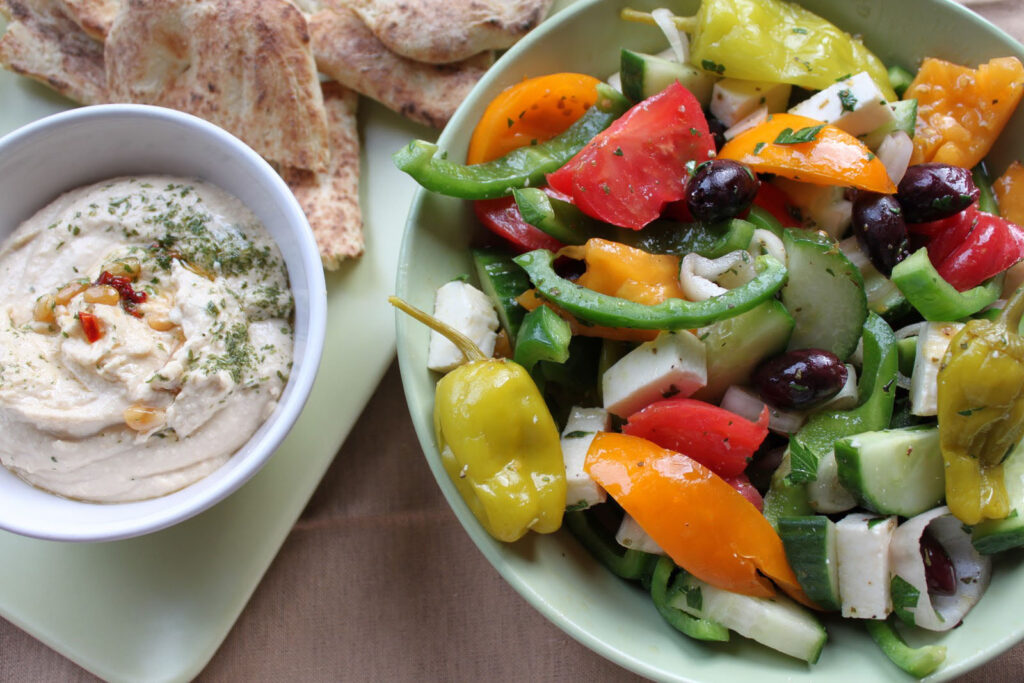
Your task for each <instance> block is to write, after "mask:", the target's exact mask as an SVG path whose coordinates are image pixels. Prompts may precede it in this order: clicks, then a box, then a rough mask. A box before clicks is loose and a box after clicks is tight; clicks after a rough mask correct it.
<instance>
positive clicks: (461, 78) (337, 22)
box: [309, 8, 493, 128]
mask: <svg viewBox="0 0 1024 683" xmlns="http://www.w3.org/2000/svg"><path fill="white" fill-rule="evenodd" d="M309 30H310V34H311V35H312V37H313V53H314V54H315V55H316V63H317V66H318V67H319V68H320V71H322V72H323V73H325V74H326V75H328V76H330V77H331V78H333V79H334V80H336V81H338V82H339V83H341V84H342V85H344V86H346V87H348V88H351V89H352V90H355V91H356V92H359V93H362V94H363V95H366V96H367V97H371V98H373V99H375V100H377V101H378V102H380V103H382V104H383V105H384V106H386V107H388V108H390V109H393V110H395V111H397V112H399V113H400V114H402V115H403V116H406V117H408V118H410V119H412V120H413V121H417V122H419V123H422V124H424V125H427V126H433V127H435V128H443V127H444V125H445V124H446V123H447V122H448V119H450V118H451V116H452V114H453V113H454V112H455V108H456V107H458V106H459V104H461V102H462V100H464V99H465V97H466V95H467V94H468V93H469V91H470V90H471V89H472V88H473V86H474V85H476V82H477V81H478V80H480V77H481V76H483V74H484V72H485V71H486V70H487V68H488V67H489V66H490V65H491V64H492V62H493V56H491V55H490V54H481V55H478V56H476V57H473V58H470V59H467V60H464V61H461V62H457V63H455V64H444V65H435V64H423V63H420V62H415V61H413V60H411V59H406V58H404V57H400V56H398V55H396V54H395V53H393V52H391V51H390V50H388V49H387V47H385V46H384V44H383V43H381V42H380V41H379V40H377V38H376V37H375V36H374V35H373V32H372V31H370V29H368V28H367V27H366V25H365V24H364V23H363V22H362V20H361V19H359V17H357V16H356V15H355V13H353V12H352V11H351V10H346V9H343V8H342V9H326V10H322V11H320V12H316V13H315V14H313V15H311V16H310V17H309Z"/></svg>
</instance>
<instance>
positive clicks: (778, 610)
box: [669, 572, 828, 664]
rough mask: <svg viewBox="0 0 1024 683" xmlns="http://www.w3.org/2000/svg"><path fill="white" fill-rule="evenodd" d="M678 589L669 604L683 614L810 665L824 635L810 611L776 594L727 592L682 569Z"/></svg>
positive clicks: (823, 639)
mask: <svg viewBox="0 0 1024 683" xmlns="http://www.w3.org/2000/svg"><path fill="white" fill-rule="evenodd" d="M682 577H683V578H681V579H680V588H681V590H680V591H679V593H677V594H676V595H675V596H674V597H673V598H671V599H670V600H669V604H670V605H671V606H673V607H675V608H677V609H680V610H682V611H684V612H686V613H687V614H690V615H692V616H694V617H698V618H701V619H710V620H712V621H715V622H717V623H719V624H721V625H722V626H725V627H726V628H728V629H730V630H733V631H735V632H736V633H738V634H740V635H741V636H744V637H746V638H750V639H751V640H756V641H757V642H759V643H761V644H762V645H766V646H768V647H770V648H772V649H773V650H778V651H779V652H782V653H783V654H787V655H789V656H790V657H796V658H797V659H802V660H804V661H805V662H809V663H811V664H813V663H814V662H816V661H818V657H819V656H820V655H821V649H822V648H823V647H824V646H825V641H826V640H827V639H828V634H827V633H826V632H825V627H824V626H822V625H821V622H820V621H818V619H817V617H815V616H814V615H813V614H812V613H811V612H810V610H807V609H805V608H803V607H801V606H800V605H798V604H797V603H796V602H794V601H793V600H790V599H789V598H787V597H785V596H783V595H776V596H774V597H771V598H758V597H754V596H751V595H740V594H739V593H731V592H729V591H726V590H722V589H721V588H715V587H714V586H712V585H710V584H708V583H705V582H704V581H701V580H700V579H698V578H697V577H695V576H692V575H691V574H687V573H685V572H682Z"/></svg>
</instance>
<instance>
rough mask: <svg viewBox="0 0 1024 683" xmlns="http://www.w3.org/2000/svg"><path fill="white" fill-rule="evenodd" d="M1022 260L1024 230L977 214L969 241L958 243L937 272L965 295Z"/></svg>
mask: <svg viewBox="0 0 1024 683" xmlns="http://www.w3.org/2000/svg"><path fill="white" fill-rule="evenodd" d="M968 208H969V207H968ZM933 241H938V239H936V240H933ZM929 249H931V247H930V246H929ZM1022 258H1024V230H1022V229H1021V228H1020V226H1018V225H1016V224H1014V223H1011V222H1010V221H1008V220H1006V219H1004V218H1000V217H999V216H993V215H992V214H990V213H984V212H982V211H977V212H975V217H974V219H973V220H971V221H970V227H969V231H968V233H967V236H966V238H965V239H964V240H963V241H962V242H959V243H957V246H955V247H954V248H953V249H952V250H951V251H950V252H949V253H948V255H946V256H945V258H943V259H942V261H941V262H940V263H939V264H938V265H937V266H936V267H935V269H936V270H938V271H939V275H941V276H942V279H944V280H945V281H946V282H948V283H949V284H951V285H953V286H954V287H956V288H957V289H958V290H960V291H961V292H963V291H966V290H968V289H971V288H972V287H977V286H978V285H980V284H981V283H982V282H984V281H985V280H987V279H989V278H990V277H993V276H995V275H998V274H999V273H1001V272H1003V271H1004V270H1006V269H1007V268H1009V267H1010V266H1012V265H1013V264H1014V263H1016V262H1017V261H1020V260H1021V259H1022Z"/></svg>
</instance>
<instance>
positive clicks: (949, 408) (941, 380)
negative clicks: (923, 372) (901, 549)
mask: <svg viewBox="0 0 1024 683" xmlns="http://www.w3.org/2000/svg"><path fill="white" fill-rule="evenodd" d="M1022 313H1024V288H1021V289H1018V290H1017V292H1016V293H1015V294H1014V295H1013V298H1011V299H1010V301H1009V302H1007V304H1006V306H1005V308H1004V309H1003V311H1002V313H1000V315H999V318H998V319H997V320H995V321H992V320H981V319H979V320H971V321H970V322H968V323H967V325H965V326H964V328H963V329H962V330H961V331H960V332H959V333H957V335H956V336H955V337H953V339H952V341H950V344H949V350H948V351H946V355H945V357H944V358H943V359H942V365H941V366H940V368H939V376H938V409H939V413H938V417H939V444H940V447H941V449H942V457H943V459H944V460H945V463H946V504H947V505H948V506H949V509H950V511H951V512H952V513H953V515H955V516H956V517H957V518H958V519H959V520H960V521H962V522H964V523H965V524H977V523H978V522H980V521H982V520H985V519H1003V518H1004V517H1006V516H1007V515H1008V514H1009V513H1010V509H1011V501H1010V500H1009V499H1008V497H1007V494H1006V486H1005V485H1004V481H1003V466H1002V462H1003V459H1004V458H1005V456H1006V454H1007V453H1009V451H1010V449H1011V448H1013V446H1014V445H1015V444H1016V443H1017V442H1018V441H1020V440H1021V438H1022V436H1024V338H1021V337H1020V335H1018V334H1017V329H1018V326H1019V324H1020V320H1021V314H1022Z"/></svg>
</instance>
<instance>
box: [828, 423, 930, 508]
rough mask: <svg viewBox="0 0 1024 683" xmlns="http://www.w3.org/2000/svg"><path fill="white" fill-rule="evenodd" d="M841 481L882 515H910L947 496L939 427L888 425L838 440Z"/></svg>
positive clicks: (836, 451)
mask: <svg viewBox="0 0 1024 683" xmlns="http://www.w3.org/2000/svg"><path fill="white" fill-rule="evenodd" d="M835 453H836V462H837V464H838V465H839V481H840V482H841V483H842V485H843V487H844V488H846V490H848V491H849V492H850V493H852V494H853V495H854V497H856V498H857V501H858V502H859V503H860V504H861V505H863V506H864V507H866V508H868V509H869V510H874V511H875V512H878V513H881V514H883V515H899V516H901V517H913V516H915V515H919V514H921V513H922V512H925V511H926V510H931V509H932V508H934V507H936V506H938V505H941V504H942V501H943V500H945V497H946V489H945V487H946V478H945V465H944V463H943V460H942V452H941V451H940V450H939V429H938V427H924V428H921V427H910V428H907V429H886V430H882V431H876V432H866V433H864V434H857V435H855V436H848V437H846V438H844V439H840V440H838V441H836V445H835Z"/></svg>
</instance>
